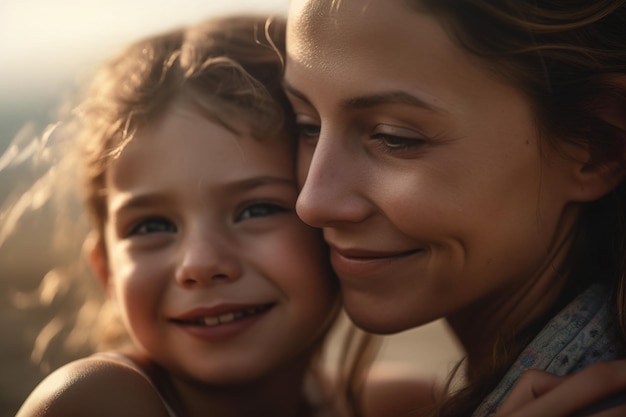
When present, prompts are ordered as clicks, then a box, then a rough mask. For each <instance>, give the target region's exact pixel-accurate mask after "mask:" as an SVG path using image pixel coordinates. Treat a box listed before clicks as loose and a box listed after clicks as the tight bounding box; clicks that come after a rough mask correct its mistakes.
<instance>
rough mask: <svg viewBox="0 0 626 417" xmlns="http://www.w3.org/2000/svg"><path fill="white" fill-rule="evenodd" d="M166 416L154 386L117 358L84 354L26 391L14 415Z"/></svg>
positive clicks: (34, 416) (41, 416)
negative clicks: (24, 398)
mask: <svg viewBox="0 0 626 417" xmlns="http://www.w3.org/2000/svg"><path fill="white" fill-rule="evenodd" d="M70 415H84V416H90V417H99V416H102V417H104V416H116V417H126V416H128V417H131V416H132V417H136V416H151V417H167V416H168V413H167V410H166V409H165V406H164V405H163V402H162V401H161V398H160V396H159V394H158V392H157V391H156V390H155V388H154V387H153V386H152V384H150V382H149V381H148V380H146V378H145V377H144V376H143V375H141V374H140V373H139V372H137V371H136V370H135V369H133V368H132V367H130V366H127V365H125V364H123V363H121V362H116V361H113V360H110V359H106V358H98V357H88V358H84V359H79V360H77V361H74V362H70V363H68V364H66V365H64V366H62V367H61V368H59V369H57V370H56V371H54V372H53V373H51V374H50V375H48V376H47V377H46V378H45V379H44V380H43V381H42V382H41V383H40V384H39V385H38V386H37V387H36V388H35V389H34V390H33V392H32V393H31V394H30V395H29V397H28V398H27V399H26V401H25V402H24V404H23V405H22V407H21V408H20V410H19V411H18V413H17V415H16V417H57V416H64V417H66V416H70Z"/></svg>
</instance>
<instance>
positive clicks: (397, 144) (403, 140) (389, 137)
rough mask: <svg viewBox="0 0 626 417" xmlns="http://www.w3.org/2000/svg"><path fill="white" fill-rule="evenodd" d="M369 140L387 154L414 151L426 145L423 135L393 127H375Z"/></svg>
mask: <svg viewBox="0 0 626 417" xmlns="http://www.w3.org/2000/svg"><path fill="white" fill-rule="evenodd" d="M370 138H371V139H372V140H375V141H378V142H380V144H381V146H383V147H384V148H385V150H387V151H388V152H400V151H408V150H416V149H419V148H421V147H422V146H424V145H425V144H426V140H425V139H424V136H423V135H421V134H419V133H417V132H415V131H412V130H410V129H405V128H400V127H395V126H382V127H381V126H377V127H376V130H375V131H374V133H372V134H371V136H370Z"/></svg>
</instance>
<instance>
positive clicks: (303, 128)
mask: <svg viewBox="0 0 626 417" xmlns="http://www.w3.org/2000/svg"><path fill="white" fill-rule="evenodd" d="M296 131H297V135H298V139H299V140H301V141H305V142H316V141H317V138H318V137H319V135H320V127H319V125H314V124H297V125H296Z"/></svg>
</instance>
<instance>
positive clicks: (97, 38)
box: [0, 0, 289, 100]
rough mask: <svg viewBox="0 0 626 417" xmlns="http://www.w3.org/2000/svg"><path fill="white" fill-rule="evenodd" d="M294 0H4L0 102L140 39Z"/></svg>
mask: <svg viewBox="0 0 626 417" xmlns="http://www.w3.org/2000/svg"><path fill="white" fill-rule="evenodd" d="M288 2H289V0H0V100H6V99H7V97H8V96H13V97H15V96H16V95H17V97H19V96H23V97H27V96H30V95H33V94H34V95H35V96H37V95H51V94H56V93H57V91H58V90H59V88H60V87H59V85H61V84H62V83H68V82H75V81H76V80H78V79H80V77H84V76H85V74H86V71H88V70H89V69H91V68H93V66H94V65H96V64H98V63H99V62H100V61H102V60H103V59H105V58H107V57H109V56H110V55H112V54H114V53H115V52H116V51H117V50H118V49H119V48H120V47H121V46H122V45H124V44H126V43H127V42H129V41H132V40H134V39H136V38H138V37H141V36H144V35H147V34H150V33H153V32H155V31H160V30H165V29H168V28H171V27H174V26H177V25H180V24H185V23H194V22H197V21H199V20H202V19H203V18H205V17H208V16H211V15H215V14H226V13H231V12H240V11H244V12H277V13H281V14H284V13H285V11H286V9H287V5H288Z"/></svg>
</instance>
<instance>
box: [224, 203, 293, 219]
mask: <svg viewBox="0 0 626 417" xmlns="http://www.w3.org/2000/svg"><path fill="white" fill-rule="evenodd" d="M287 211H289V210H288V209H287V208H285V207H282V206H279V205H277V204H271V203H258V204H251V205H249V206H246V207H245V208H244V209H243V210H242V211H241V212H240V213H239V214H238V215H237V217H236V218H235V221H237V222H239V221H242V220H248V219H253V218H255V217H267V216H271V215H274V214H277V213H284V212H287Z"/></svg>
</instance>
